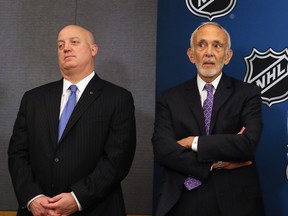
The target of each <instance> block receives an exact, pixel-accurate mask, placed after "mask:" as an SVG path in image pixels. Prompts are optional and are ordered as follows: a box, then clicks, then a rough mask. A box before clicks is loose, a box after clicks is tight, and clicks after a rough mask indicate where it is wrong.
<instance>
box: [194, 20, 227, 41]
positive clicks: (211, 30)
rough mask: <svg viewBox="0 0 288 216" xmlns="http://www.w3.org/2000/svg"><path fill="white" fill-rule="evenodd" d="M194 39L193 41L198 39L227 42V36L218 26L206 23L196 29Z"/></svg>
mask: <svg viewBox="0 0 288 216" xmlns="http://www.w3.org/2000/svg"><path fill="white" fill-rule="evenodd" d="M194 39H195V41H194V42H197V41H200V40H206V41H221V42H227V40H228V37H227V35H226V33H225V32H224V31H223V29H221V28H220V27H219V26H216V25H209V24H207V25H205V26H202V27H201V28H200V29H198V31H197V32H196V34H195V38H194Z"/></svg>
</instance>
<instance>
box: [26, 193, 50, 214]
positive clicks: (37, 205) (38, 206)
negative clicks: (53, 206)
mask: <svg viewBox="0 0 288 216" xmlns="http://www.w3.org/2000/svg"><path fill="white" fill-rule="evenodd" d="M49 199H50V197H47V196H40V197H38V198H36V199H34V200H33V201H32V202H31V203H30V205H29V209H30V211H31V212H32V214H33V215H34V216H47V215H48V212H47V210H46V209H45V208H44V207H43V206H42V204H44V205H45V204H48V203H49V201H48V200H49Z"/></svg>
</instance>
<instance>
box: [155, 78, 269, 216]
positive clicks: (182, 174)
mask: <svg viewBox="0 0 288 216" xmlns="http://www.w3.org/2000/svg"><path fill="white" fill-rule="evenodd" d="M243 126H245V127H246V130H245V131H244V133H243V134H242V135H237V133H238V132H239V131H240V130H241V128H242V127H243ZM261 130H262V118H261V94H260V90H259V88H258V87H257V86H254V85H250V84H247V83H244V82H241V81H237V80H235V79H233V78H230V77H227V76H225V75H224V74H223V75H222V78H221V80H220V82H219V85H218V87H217V90H216V92H215V94H214V105H213V112H212V117H211V135H209V136H206V135H205V126H204V116H203V109H202V106H201V101H200V95H199V91H198V87H197V80H196V77H195V78H194V79H192V80H189V81H187V82H185V83H182V84H180V85H178V86H176V87H173V88H171V89H169V90H167V91H165V92H163V93H162V94H160V95H159V96H158V98H157V102H156V120H155V130H154V134H153V137H152V142H153V147H154V155H155V159H156V161H157V162H158V163H159V164H160V165H162V166H163V167H164V177H163V182H162V185H161V188H160V191H159V200H158V207H157V211H156V215H157V216H163V215H166V214H167V212H169V210H170V209H171V208H172V207H173V206H174V205H175V204H176V203H177V202H178V201H179V199H180V197H181V196H182V194H183V191H184V190H186V189H185V188H184V187H183V183H184V180H185V179H186V178H187V176H189V175H190V176H193V177H195V178H197V179H200V180H201V181H202V183H203V184H202V185H201V186H200V187H199V188H197V189H194V190H192V191H190V192H189V196H190V198H191V200H190V201H188V202H187V203H189V206H190V207H191V208H198V209H199V212H203V214H199V215H201V216H206V213H207V215H213V212H209V210H208V209H209V205H210V204H212V202H217V203H218V208H219V209H220V211H221V213H222V214H221V215H223V216H231V215H233V216H236V215H241V216H243V215H249V216H256V215H257V216H258V212H261V213H262V210H263V209H262V200H261V193H260V189H259V184H258V179H257V173H256V169H255V165H254V164H253V165H251V166H247V167H243V168H239V169H235V170H232V171H227V170H219V171H218V170H216V171H212V172H211V171H210V168H211V165H212V163H213V162H214V161H220V160H221V161H247V160H253V155H254V152H255V150H256V147H257V144H258V142H259V139H260V134H261ZM188 136H199V140H198V152H197V153H196V152H194V151H192V150H191V149H186V148H183V147H182V146H180V145H179V144H177V143H176V141H177V140H180V139H182V138H185V137H188ZM185 193H186V192H185ZM209 194H212V196H210V195H209ZM190 207H188V206H187V208H190ZM260 209H261V211H260ZM202 210H203V211H202ZM197 211H198V210H197ZM204 212H206V213H204ZM195 215H197V216H198V214H197V213H196V214H195ZM259 216H260V215H259ZM262 216H263V215H262Z"/></svg>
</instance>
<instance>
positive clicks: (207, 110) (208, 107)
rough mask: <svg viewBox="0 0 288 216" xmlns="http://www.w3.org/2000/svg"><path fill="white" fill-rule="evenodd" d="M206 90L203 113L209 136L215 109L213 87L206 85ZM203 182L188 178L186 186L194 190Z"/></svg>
mask: <svg viewBox="0 0 288 216" xmlns="http://www.w3.org/2000/svg"><path fill="white" fill-rule="evenodd" d="M204 88H205V90H206V91H207V99H206V100H205V101H204V104H203V111H204V119H205V130H206V134H207V135H208V134H209V128H210V122H211V115H212V107H213V88H214V87H213V85H212V84H206V85H205V86H204ZM201 184H202V183H201V181H199V180H198V179H196V178H192V177H190V176H189V177H187V178H186V179H185V182H184V185H185V186H186V188H187V189H188V190H192V189H194V188H196V187H198V186H199V185H201Z"/></svg>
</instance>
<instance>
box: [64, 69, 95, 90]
mask: <svg viewBox="0 0 288 216" xmlns="http://www.w3.org/2000/svg"><path fill="white" fill-rule="evenodd" d="M94 75H95V72H94V71H93V72H92V73H90V74H89V75H88V76H86V77H85V78H84V79H82V80H81V81H80V82H78V83H76V84H75V85H76V86H77V89H78V91H79V92H80V93H81V94H82V93H83V91H84V90H85V88H86V86H87V85H88V83H89V82H90V80H91V79H92V78H93V77H94ZM71 85H72V83H71V82H70V81H68V80H66V79H63V93H65V92H66V91H67V90H68V88H69V87H70V86H71Z"/></svg>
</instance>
